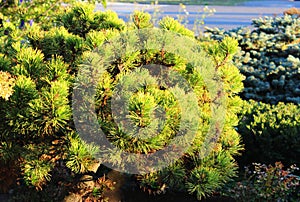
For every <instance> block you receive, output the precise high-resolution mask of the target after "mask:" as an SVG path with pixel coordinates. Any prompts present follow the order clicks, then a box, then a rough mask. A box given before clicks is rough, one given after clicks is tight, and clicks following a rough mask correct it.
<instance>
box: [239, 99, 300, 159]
mask: <svg viewBox="0 0 300 202" xmlns="http://www.w3.org/2000/svg"><path fill="white" fill-rule="evenodd" d="M240 117H241V121H240V123H239V125H238V132H239V133H240V134H241V135H242V138H243V143H244V144H245V151H244V154H243V156H242V158H241V159H240V163H241V164H242V165H249V164H251V163H252V162H259V163H272V164H273V163H275V162H276V161H282V162H283V163H284V164H287V165H290V164H294V163H296V164H297V165H298V164H300V161H299V155H300V149H299V148H300V145H299V143H300V139H299V138H300V137H299V134H300V106H299V105H295V104H291V103H290V104H284V103H278V104H277V105H270V104H264V103H261V102H255V101H250V102H246V101H245V103H244V105H243V110H242V112H241V115H240Z"/></svg>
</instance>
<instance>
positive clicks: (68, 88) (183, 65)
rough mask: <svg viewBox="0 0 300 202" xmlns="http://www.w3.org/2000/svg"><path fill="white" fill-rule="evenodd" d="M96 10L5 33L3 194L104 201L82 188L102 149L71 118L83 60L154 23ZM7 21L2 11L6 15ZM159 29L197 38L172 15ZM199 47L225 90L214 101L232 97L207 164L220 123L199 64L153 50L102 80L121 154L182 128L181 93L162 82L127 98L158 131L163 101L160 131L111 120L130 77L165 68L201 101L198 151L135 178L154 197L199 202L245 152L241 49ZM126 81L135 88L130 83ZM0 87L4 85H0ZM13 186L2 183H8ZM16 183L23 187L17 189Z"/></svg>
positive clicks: (161, 141)
mask: <svg viewBox="0 0 300 202" xmlns="http://www.w3.org/2000/svg"><path fill="white" fill-rule="evenodd" d="M93 8H94V7H92V6H89V5H85V4H75V5H74V6H73V7H72V8H71V9H67V10H66V12H65V13H63V14H62V13H58V14H57V15H55V16H54V17H55V23H53V24H49V25H47V27H44V26H39V25H38V24H33V25H31V26H24V27H23V28H22V29H20V28H19V27H17V26H18V23H16V21H15V19H14V18H11V21H12V22H7V21H4V22H3V24H2V26H1V27H0V42H1V43H0V46H1V49H0V53H1V58H0V64H1V66H0V71H1V76H2V74H3V75H4V77H3V78H5V79H6V80H9V81H11V82H13V84H9V83H5V85H6V86H5V87H7V86H8V89H9V92H8V94H5V95H2V94H1V98H0V114H1V116H0V131H1V132H0V139H1V142H0V151H1V152H0V166H1V167H0V171H1V172H0V173H3V172H2V171H3V170H5V171H7V168H10V171H11V172H15V173H13V174H14V175H15V176H16V177H15V181H14V182H13V183H8V184H7V186H9V187H6V189H3V191H7V190H9V189H10V188H11V187H13V188H14V189H15V190H17V191H15V192H14V193H19V194H18V196H17V198H16V200H21V201H22V200H23V201H26V200H28V198H29V197H30V199H32V200H36V201H49V200H56V201H58V200H62V199H63V198H64V195H66V194H67V193H68V192H72V191H73V192H75V193H81V194H82V192H81V191H80V190H79V191H78V189H84V190H85V192H84V193H94V192H95V193H97V195H99V192H98V191H97V190H101V189H102V188H101V189H100V188H99V187H96V188H95V187H84V188H82V186H79V184H78V183H77V182H78V181H80V179H81V177H82V176H83V175H86V174H88V173H91V172H96V171H97V169H98V166H96V168H95V165H99V163H100V162H98V160H97V159H95V154H96V153H97V152H99V150H98V149H97V145H93V144H88V143H87V142H85V141H84V140H82V139H81V138H80V134H78V133H77V131H76V128H75V126H74V122H73V117H72V107H71V106H72V104H71V103H72V100H71V98H72V92H73V84H74V81H75V78H76V76H77V74H78V70H79V69H80V65H79V64H82V62H83V61H85V62H86V59H87V56H88V55H89V54H90V53H91V52H92V50H93V49H94V48H97V47H99V46H101V45H102V44H105V43H106V42H107V41H109V40H110V39H112V38H113V37H116V36H119V35H120V34H122V33H124V31H126V30H137V29H142V28H149V27H153V25H152V24H151V23H150V20H151V19H150V17H149V15H148V14H145V13H141V12H135V13H134V14H133V15H132V22H131V23H129V24H128V25H127V24H125V23H124V22H123V21H122V20H121V19H119V18H118V17H117V15H116V14H115V13H113V12H111V11H107V12H94V9H93ZM9 17H10V16H5V13H4V16H3V19H7V18H9ZM159 29H160V30H168V31H172V32H174V33H175V35H176V36H182V37H187V38H186V39H187V40H194V37H193V35H192V32H190V31H189V30H187V29H185V28H184V27H183V26H182V25H181V24H180V23H178V22H177V21H175V20H174V19H171V18H165V19H162V20H161V22H160V24H159ZM144 37H146V38H147V37H149V38H150V39H151V37H152V36H151V35H149V34H148V35H147V34H145V36H144ZM188 37H189V38H188ZM174 43H175V42H174ZM193 43H194V44H199V47H201V48H200V50H197V51H198V53H199V58H201V64H203V66H205V67H207V68H210V69H212V70H213V71H214V73H215V74H216V78H215V79H219V80H221V83H222V84H223V86H222V87H223V89H224V92H222V91H220V92H218V93H217V96H219V97H221V96H223V97H224V99H225V100H226V102H225V103H223V104H224V105H225V109H226V113H225V115H224V116H225V120H224V124H223V125H224V126H223V127H222V124H221V125H218V124H213V126H214V128H213V130H215V131H216V133H220V137H219V138H218V139H216V140H214V144H212V146H213V148H212V151H211V152H210V153H209V154H208V155H207V156H206V157H205V158H203V159H202V158H200V157H199V152H201V149H200V148H201V146H203V144H204V139H205V135H206V134H207V132H208V130H209V127H210V125H211V122H212V123H214V120H213V119H212V118H211V116H212V114H213V110H214V109H212V108H211V106H212V104H213V103H214V102H215V101H216V100H215V99H214V97H212V96H211V95H210V92H209V90H208V86H207V84H206V83H205V79H204V78H203V77H204V75H201V74H199V72H197V67H196V66H193V64H191V63H188V62H187V60H186V58H183V57H181V56H179V55H176V54H175V53H169V52H165V51H164V50H163V49H155V48H154V49H145V50H144V51H140V50H137V51H136V52H133V53H131V54H128V53H125V54H124V55H122V57H121V58H119V60H117V61H116V62H115V63H112V64H111V66H108V67H107V68H106V69H105V73H104V74H103V76H102V77H101V79H100V81H99V83H98V84H97V85H98V86H97V92H96V95H95V105H96V112H97V115H98V121H99V123H100V125H101V128H102V130H103V131H104V132H105V133H106V136H107V139H108V140H109V141H111V142H112V143H113V144H115V145H117V146H119V147H120V148H121V149H123V150H124V151H129V152H136V153H151V152H155V151H158V150H160V149H161V148H163V147H164V146H165V145H166V144H168V143H169V141H170V140H171V139H172V138H173V137H174V134H175V133H176V132H177V131H178V127H179V123H180V120H181V119H182V117H180V106H179V104H178V101H177V100H176V99H175V98H176V97H175V96H174V95H172V93H171V91H170V90H168V89H166V87H165V86H164V85H161V86H159V85H153V86H144V87H145V88H143V89H142V88H139V89H138V91H137V92H136V93H134V94H133V95H132V97H130V99H129V101H130V102H129V109H130V111H131V114H130V117H131V119H132V120H134V123H135V124H136V126H142V127H144V126H148V125H150V126H151V124H152V122H153V118H152V117H151V113H152V112H153V108H155V107H156V105H158V104H159V105H161V106H162V108H163V109H165V111H166V114H165V115H166V117H167V118H166V120H165V122H164V124H165V125H164V127H163V128H162V130H161V132H160V133H159V134H155V136H154V137H151V138H148V139H146V140H144V139H132V138H130V137H128V135H126V134H124V133H122V131H121V130H120V129H118V128H117V127H116V124H115V123H114V120H113V119H112V118H111V109H110V103H111V99H112V98H111V97H112V93H113V91H114V90H115V89H116V84H117V82H119V81H121V82H125V84H126V78H128V77H126V76H128V75H130V74H132V73H134V71H136V70H137V69H138V67H140V66H141V65H149V64H151V63H154V64H158V65H163V66H165V67H168V68H169V69H172V71H174V72H177V73H179V74H180V75H181V76H182V77H183V78H185V79H186V80H187V81H188V83H189V84H190V85H191V86H192V89H193V90H194V91H195V94H196V96H197V103H194V104H197V105H198V107H199V111H196V113H199V114H200V118H199V120H198V119H196V121H197V122H199V123H198V124H200V126H201V127H199V129H198V130H197V131H196V138H195V140H194V141H193V142H192V143H191V145H192V146H191V148H189V150H188V152H187V153H186V154H185V155H184V156H183V157H181V158H180V159H178V160H177V161H176V162H175V163H174V164H172V165H170V166H168V167H167V168H165V169H163V170H161V171H158V172H153V173H150V174H146V175H135V177H136V179H137V180H138V182H139V184H140V185H141V187H142V188H143V189H145V190H151V192H153V193H154V192H158V190H165V188H167V189H170V190H173V191H184V192H189V193H191V194H195V195H197V197H198V199H201V198H203V197H205V196H208V195H209V194H212V193H213V192H214V191H215V190H217V189H218V188H220V187H221V186H222V185H223V184H224V183H225V182H226V181H228V180H229V179H230V178H232V177H233V176H235V174H236V169H237V164H236V162H235V160H234V158H233V157H234V156H236V155H238V154H239V151H240V150H241V149H242V147H241V145H240V136H239V134H238V133H237V132H236V131H235V129H234V126H236V125H237V123H238V118H237V115H236V113H237V112H238V111H240V106H241V99H240V98H239V97H238V96H237V94H238V93H239V92H240V91H241V90H242V88H243V85H242V80H243V76H242V75H241V74H240V73H239V71H238V69H237V68H236V67H235V66H234V65H233V64H232V63H231V59H232V57H233V55H234V54H235V53H236V51H237V42H236V41H235V40H233V39H231V38H225V39H224V40H223V41H222V42H216V41H211V42H209V43H200V42H197V41H196V40H195V41H193ZM146 45H147V44H146ZM149 45H150V47H151V44H149ZM174 45H176V44H174ZM182 48H183V51H184V50H185V49H184V47H182ZM121 49H122V47H116V50H120V51H119V53H124V51H122V50H121ZM2 72H4V73H2ZM142 73H143V76H144V77H145V79H147V81H148V80H149V82H150V81H152V80H151V79H153V78H150V76H149V72H147V71H144V72H142ZM8 75H9V76H8ZM1 78H2V77H1ZM11 78H13V80H12V79H11ZM122 79H123V80H122ZM154 81H155V79H154ZM127 82H129V83H130V82H131V83H132V82H133V80H129V81H127ZM2 83H3V81H2V80H1V81H0V86H1V87H2V86H3V84H2ZM150 83H151V82H150ZM217 87H218V86H216V89H217ZM176 92H177V93H181V92H182V91H180V90H177V91H176ZM191 106H193V105H191ZM158 110H159V109H158ZM189 118H190V119H192V118H193V117H189ZM219 118H223V117H219ZM153 124H154V125H155V124H156V123H155V122H154V123H153ZM152 126H153V125H152ZM208 146H209V145H208ZM111 160H112V163H118V161H117V159H111ZM114 160H116V161H114ZM7 176H11V175H10V174H7ZM1 179H2V178H1ZM8 181H9V179H4V181H3V183H6V182H8ZM91 181H93V185H95V186H96V184H97V182H98V184H99V183H100V182H101V183H102V184H103V183H107V182H106V181H105V180H101V179H98V180H97V182H95V180H94V179H92V180H91ZM1 183H2V182H1ZM101 183H100V184H101ZM16 184H19V185H21V186H19V187H17V186H16ZM78 187H81V188H78ZM100 187H106V186H104V185H103V186H100ZM74 189H75V190H77V192H76V191H74ZM100 195H101V193H100ZM82 197H83V196H82Z"/></svg>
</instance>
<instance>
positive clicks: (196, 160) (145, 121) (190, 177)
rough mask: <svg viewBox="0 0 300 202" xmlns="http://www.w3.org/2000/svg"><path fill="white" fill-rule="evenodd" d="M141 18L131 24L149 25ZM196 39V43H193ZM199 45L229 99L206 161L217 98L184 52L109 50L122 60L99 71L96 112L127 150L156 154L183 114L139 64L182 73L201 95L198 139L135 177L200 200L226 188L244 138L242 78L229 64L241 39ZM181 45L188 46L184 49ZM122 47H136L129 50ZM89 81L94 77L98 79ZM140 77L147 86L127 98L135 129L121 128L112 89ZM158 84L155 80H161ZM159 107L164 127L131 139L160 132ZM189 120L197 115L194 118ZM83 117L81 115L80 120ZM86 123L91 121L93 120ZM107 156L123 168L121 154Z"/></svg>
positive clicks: (144, 184) (178, 29)
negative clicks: (239, 114) (241, 134)
mask: <svg viewBox="0 0 300 202" xmlns="http://www.w3.org/2000/svg"><path fill="white" fill-rule="evenodd" d="M138 16H142V17H143V19H147V21H148V20H149V18H147V15H143V14H141V13H138V12H135V13H134V15H133V18H132V19H133V22H132V25H133V27H134V26H135V27H136V28H139V27H143V26H145V27H148V26H149V24H148V23H147V22H143V23H142V22H141V19H139V18H138ZM171 22H174V24H171ZM169 24H170V26H169ZM160 27H161V29H165V30H170V31H174V32H175V33H177V35H179V36H185V37H187V38H186V43H188V42H189V40H194V37H192V36H191V35H190V32H189V31H188V30H186V29H185V28H183V27H182V25H180V24H179V23H178V22H176V21H174V20H171V19H170V18H165V19H162V21H161V22H160ZM140 33H142V34H141V35H142V37H143V40H145V39H148V40H149V41H151V37H152V36H153V35H154V34H152V35H151V32H150V33H148V35H147V33H143V32H142V30H141V31H140ZM125 36H126V35H124V37H125ZM129 36H130V40H135V39H136V38H139V37H140V36H139V35H137V36H135V33H130V34H129ZM131 37H132V38H131ZM188 37H190V38H188ZM120 40H123V39H120ZM130 40H129V41H130ZM117 41H118V40H117ZM137 41H138V40H137ZM145 41H146V42H144V44H145V46H147V45H148V44H150V43H148V41H147V40H145ZM193 43H198V42H196V41H193ZM125 44H126V43H125ZM178 45H179V44H177V46H178ZM199 46H200V47H202V50H200V52H199V57H203V58H205V59H204V60H201V62H202V63H201V65H203V66H205V68H210V69H213V70H215V71H216V74H217V75H219V76H220V78H221V80H222V82H223V83H224V96H225V97H226V101H227V102H226V120H225V123H224V127H223V129H220V128H218V126H216V128H215V129H216V130H219V129H220V130H222V133H221V135H220V138H219V139H218V140H216V141H217V142H216V145H214V148H213V149H212V152H211V153H209V155H207V156H206V157H204V158H203V159H202V158H201V157H200V156H201V154H200V153H201V152H203V151H201V147H202V146H203V144H205V143H204V139H205V135H206V134H207V132H208V130H209V127H210V122H213V120H212V119H211V114H212V111H211V109H210V106H211V105H212V103H213V102H214V99H213V98H212V97H211V96H210V94H209V91H208V87H207V85H206V84H205V82H204V78H203V75H201V74H199V73H197V67H196V66H193V65H192V64H190V63H187V60H186V59H185V58H182V57H180V55H176V54H173V53H168V52H165V51H164V49H158V50H157V49H154V50H153V49H150V50H147V49H142V50H143V51H140V50H135V49H134V48H133V47H131V46H124V47H117V48H116V49H115V50H113V51H111V52H107V53H105V54H107V55H109V56H110V58H118V60H117V62H116V63H112V64H110V66H109V67H108V68H107V69H105V70H101V71H104V73H103V74H101V77H100V83H99V84H98V86H97V92H96V95H97V100H96V112H97V116H98V119H99V124H100V125H101V127H102V130H103V131H104V133H105V134H106V137H107V138H108V139H109V140H110V141H111V142H112V143H113V144H114V145H117V146H118V147H119V148H121V149H122V150H124V151H127V152H133V153H142V154H151V153H153V152H157V151H159V150H160V149H163V148H164V147H165V145H167V144H168V142H170V141H171V140H172V138H174V136H175V134H176V132H177V131H178V128H179V123H180V116H178V114H180V108H179V106H178V103H177V101H176V99H175V98H176V97H174V95H172V93H171V91H169V90H168V89H167V88H166V86H165V85H164V84H163V83H162V84H160V85H157V84H155V82H154V81H155V78H153V77H152V76H151V74H150V73H149V72H148V71H147V70H145V71H141V72H139V74H136V73H137V72H136V71H137V69H138V67H140V66H141V65H150V64H157V65H163V66H166V67H168V68H171V69H173V70H175V71H176V72H179V73H180V75H182V76H183V77H184V78H185V79H186V80H187V81H188V83H190V84H191V86H192V88H193V89H194V91H195V92H196V95H197V100H198V105H199V107H200V109H199V112H201V116H200V120H199V123H200V124H201V127H200V128H199V129H198V131H197V132H196V137H195V140H194V141H193V142H192V143H191V148H189V150H188V151H187V153H186V154H185V155H184V156H183V157H182V158H180V159H178V160H177V161H176V162H174V163H173V164H172V165H170V166H168V167H166V168H165V169H163V170H161V171H158V172H151V173H149V174H145V175H136V179H137V181H138V182H139V184H140V186H141V188H142V189H143V190H145V191H147V192H150V193H154V194H155V193H163V192H165V191H166V190H171V191H175V192H176V191H183V192H189V193H191V194H195V195H196V196H197V198H198V199H202V198H203V197H206V196H208V195H210V194H212V193H214V191H216V190H217V189H218V188H220V187H222V185H224V183H225V182H226V181H228V180H229V179H230V178H231V177H233V176H235V174H236V169H237V164H236V163H235V160H234V158H233V156H235V155H237V154H238V153H239V151H240V150H241V149H242V147H241V145H240V143H239V142H240V137H239V135H238V133H237V132H236V131H235V129H234V128H233V126H235V125H236V124H237V123H238V119H237V116H236V113H237V112H238V111H239V110H240V105H241V99H240V98H239V97H238V96H237V93H239V92H240V91H241V90H242V88H243V85H242V79H243V76H242V75H241V74H240V73H239V71H238V69H237V68H236V67H235V66H233V65H232V64H231V59H232V57H233V55H234V53H235V52H236V50H237V42H236V41H235V40H232V39H231V38H225V39H224V40H223V41H222V42H220V43H217V42H215V41H211V42H210V43H205V44H204V43H203V44H202V43H199ZM150 47H151V46H150ZM156 48H157V47H156ZM182 49H183V50H184V47H182ZM124 50H131V51H132V50H135V51H132V52H129V53H127V52H126V51H124ZM97 60H98V59H97ZM210 61H211V62H210ZM88 67H89V66H88ZM160 71H162V72H163V71H166V70H164V69H163V68H162V69H161V70H160ZM132 74H133V75H132ZM91 75H92V74H91ZM135 79H137V80H135ZM144 79H145V81H144ZM91 80H94V78H92V79H91ZM140 80H142V81H144V82H145V83H146V84H148V85H145V84H144V83H142V84H141V86H140V87H138V88H137V89H136V92H135V93H133V94H132V95H131V97H130V96H129V97H130V98H129V101H128V108H129V114H128V116H129V117H130V118H131V120H132V121H133V123H134V124H133V125H132V126H131V129H132V131H128V130H125V129H122V128H119V127H118V125H117V124H116V123H115V122H114V120H117V119H119V118H118V117H114V116H112V109H111V106H112V96H113V95H114V91H115V90H117V88H118V85H117V84H118V83H119V82H121V84H122V86H125V87H124V88H125V89H130V85H132V84H133V83H135V82H138V81H140ZM160 82H161V81H157V83H160ZM84 86H85V85H84ZM215 88H216V89H217V88H218V87H217V86H215ZM175 92H176V93H179V92H180V91H178V90H177V91H175ZM176 93H175V94H176ZM125 95H127V94H125ZM79 102H82V101H79ZM191 104H192V103H191ZM157 105H160V106H162V107H163V109H165V110H166V117H167V118H166V120H165V122H164V127H163V128H162V129H161V131H160V132H158V133H155V134H154V135H153V136H150V137H149V138H147V139H143V138H142V139H139V138H135V137H132V136H131V135H132V134H130V133H134V130H135V127H141V128H144V129H147V132H148V133H152V132H153V131H154V132H155V131H156V127H157V125H156V124H155V122H154V123H151V122H153V121H155V119H154V118H152V119H151V113H153V111H152V110H154V109H155V107H156V106H157ZM158 110H159V109H158ZM195 110H196V109H195ZM190 116H192V114H190ZM189 118H190V119H195V118H196V117H189ZM83 120H85V119H83ZM83 120H81V119H80V121H81V122H82V121H83ZM86 122H87V123H89V122H90V121H86ZM91 122H92V121H91ZM146 126H147V127H148V128H147V127H146ZM190 129H191V128H190ZM199 155H200V156H199ZM107 160H108V161H109V160H111V161H110V162H109V163H110V164H112V165H114V164H120V167H122V160H121V159H120V157H119V156H118V154H117V155H116V156H113V157H110V158H107Z"/></svg>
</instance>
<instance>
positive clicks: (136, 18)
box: [131, 11, 153, 29]
mask: <svg viewBox="0 0 300 202" xmlns="http://www.w3.org/2000/svg"><path fill="white" fill-rule="evenodd" d="M131 20H132V22H133V24H134V26H135V27H136V28H137V29H144V28H151V27H153V24H152V22H151V15H150V14H149V13H145V12H141V11H134V13H133V14H132V15H131Z"/></svg>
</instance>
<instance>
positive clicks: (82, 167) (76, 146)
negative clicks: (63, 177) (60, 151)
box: [66, 135, 97, 173]
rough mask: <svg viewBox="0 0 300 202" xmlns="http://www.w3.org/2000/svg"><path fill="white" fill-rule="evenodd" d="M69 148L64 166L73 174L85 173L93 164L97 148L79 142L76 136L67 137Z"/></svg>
mask: <svg viewBox="0 0 300 202" xmlns="http://www.w3.org/2000/svg"><path fill="white" fill-rule="evenodd" d="M69 142H70V146H68V151H67V155H68V156H67V162H66V166H67V167H68V168H70V169H71V170H72V171H74V172H75V173H85V172H87V171H89V170H90V167H91V164H93V163H94V157H93V156H94V155H95V154H96V152H97V148H96V147H94V146H92V145H88V144H86V143H85V142H83V141H82V140H80V138H79V136H78V135H75V136H74V135H70V136H69Z"/></svg>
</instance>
